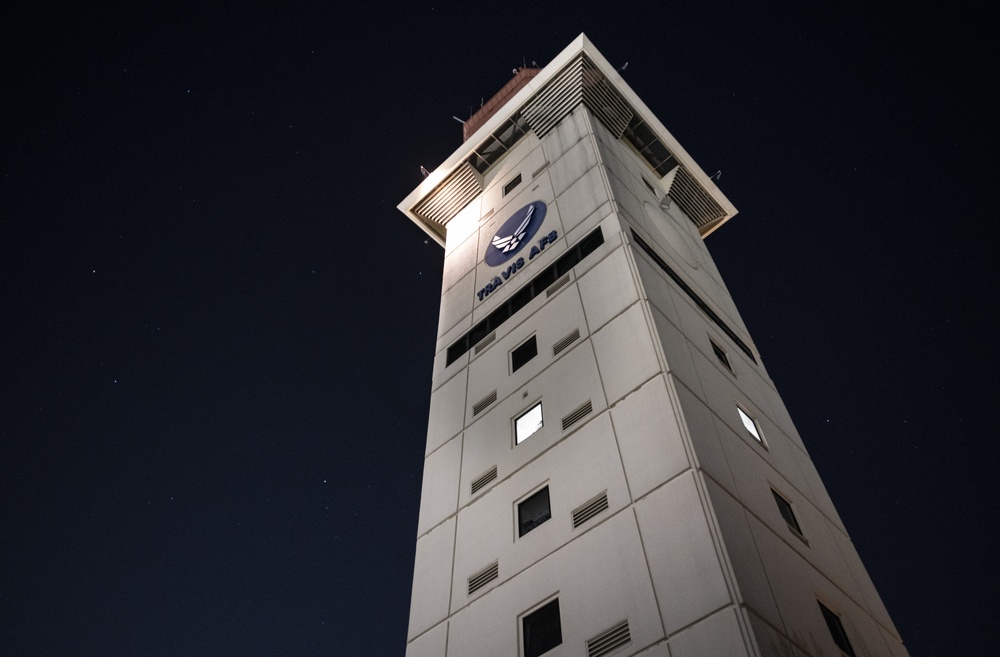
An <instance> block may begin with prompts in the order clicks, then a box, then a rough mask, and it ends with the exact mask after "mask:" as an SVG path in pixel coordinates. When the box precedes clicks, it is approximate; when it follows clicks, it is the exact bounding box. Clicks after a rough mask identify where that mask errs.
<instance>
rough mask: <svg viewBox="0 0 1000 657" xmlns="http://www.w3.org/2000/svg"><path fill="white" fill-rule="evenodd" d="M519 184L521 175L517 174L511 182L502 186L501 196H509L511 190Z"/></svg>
mask: <svg viewBox="0 0 1000 657" xmlns="http://www.w3.org/2000/svg"><path fill="white" fill-rule="evenodd" d="M520 184H521V174H517V176H515V177H514V179H513V180H511V181H510V182H509V183H507V184H506V185H504V186H503V195H504V196H507V194H510V192H511V190H513V189H514V188H515V187H517V186H518V185H520Z"/></svg>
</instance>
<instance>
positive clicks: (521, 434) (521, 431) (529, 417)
mask: <svg viewBox="0 0 1000 657" xmlns="http://www.w3.org/2000/svg"><path fill="white" fill-rule="evenodd" d="M541 428H542V402H538V403H537V404H535V405H534V406H532V407H531V408H529V409H528V410H527V412H525V413H524V414H522V415H521V416H519V417H518V418H517V419H516V420H514V442H515V444H517V445H520V444H521V443H523V442H524V441H525V440H527V438H528V437H529V436H530V435H531V434H533V433H535V432H536V431H538V430H539V429H541Z"/></svg>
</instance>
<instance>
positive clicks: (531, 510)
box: [517, 486, 552, 537]
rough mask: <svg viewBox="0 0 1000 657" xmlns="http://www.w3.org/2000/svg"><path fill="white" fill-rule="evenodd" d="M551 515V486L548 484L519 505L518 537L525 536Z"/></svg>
mask: <svg viewBox="0 0 1000 657" xmlns="http://www.w3.org/2000/svg"><path fill="white" fill-rule="evenodd" d="M551 517H552V507H551V506H550V505H549V487H548V486H546V487H545V488H543V489H542V490H540V491H538V492H537V493H535V494H533V495H531V496H530V497H528V498H527V499H526V500H524V501H523V502H521V503H520V504H518V505H517V535H518V537H521V536H524V535H525V534H527V533H528V532H530V531H531V530H532V529H534V528H535V527H538V526H539V525H540V524H542V523H544V522H545V521H546V520H548V519H549V518H551Z"/></svg>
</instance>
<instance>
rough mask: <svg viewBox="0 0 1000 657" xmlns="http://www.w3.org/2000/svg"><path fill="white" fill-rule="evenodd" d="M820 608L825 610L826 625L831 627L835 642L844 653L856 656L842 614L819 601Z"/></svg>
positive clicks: (851, 656)
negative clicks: (836, 612)
mask: <svg viewBox="0 0 1000 657" xmlns="http://www.w3.org/2000/svg"><path fill="white" fill-rule="evenodd" d="M817 602H818V603H819V609H820V611H822V612H823V618H824V620H826V626H827V627H828V628H830V634H831V635H832V636H833V642H834V643H836V644H837V647H838V648H840V649H841V650H842V651H843V652H844V654H846V655H850V657H855V655H854V648H852V647H851V642H850V641H848V640H847V632H846V631H845V630H844V624H843V623H842V622H840V616H838V615H837V614H835V613H833V612H832V611H830V610H829V609H827V608H826V605H824V604H823V603H822V602H819V601H817Z"/></svg>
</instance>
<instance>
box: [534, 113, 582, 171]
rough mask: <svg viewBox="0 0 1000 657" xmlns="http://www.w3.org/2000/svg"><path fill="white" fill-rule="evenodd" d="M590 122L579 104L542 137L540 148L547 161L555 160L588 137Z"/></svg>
mask: <svg viewBox="0 0 1000 657" xmlns="http://www.w3.org/2000/svg"><path fill="white" fill-rule="evenodd" d="M590 133H591V129H590V122H589V120H588V118H587V116H586V109H585V108H584V107H583V106H582V105H581V106H580V107H577V108H576V109H575V110H573V113H572V114H570V115H569V116H567V117H566V118H564V119H563V120H562V121H560V122H559V124H558V125H557V126H556V127H555V128H554V129H553V130H552V131H551V132H549V133H548V134H547V135H545V137H544V138H543V139H542V150H543V151H544V153H545V158H546V159H547V160H548V161H549V162H555V161H556V160H558V159H559V158H560V157H562V155H563V154H564V153H566V152H567V151H569V150H570V149H571V148H573V146H575V145H576V143H577V142H578V141H580V140H581V139H584V138H588V139H589V138H590Z"/></svg>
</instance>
